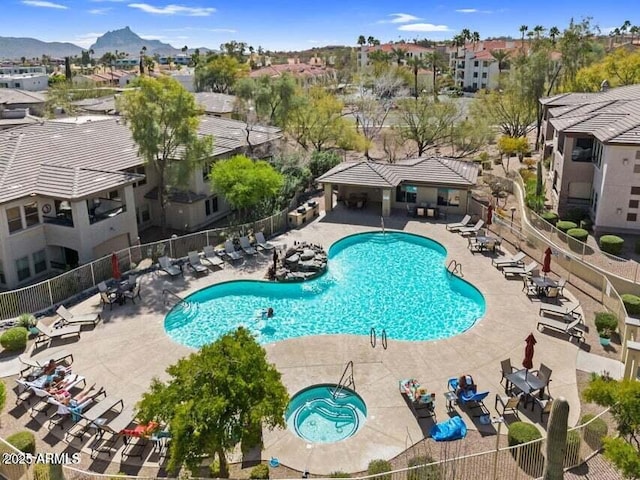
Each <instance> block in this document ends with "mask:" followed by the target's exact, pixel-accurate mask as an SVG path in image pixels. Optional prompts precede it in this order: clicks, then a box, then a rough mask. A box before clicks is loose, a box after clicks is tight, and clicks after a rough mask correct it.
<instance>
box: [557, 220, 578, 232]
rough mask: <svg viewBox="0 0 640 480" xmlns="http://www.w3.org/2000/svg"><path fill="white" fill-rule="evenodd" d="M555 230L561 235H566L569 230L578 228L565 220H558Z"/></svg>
mask: <svg viewBox="0 0 640 480" xmlns="http://www.w3.org/2000/svg"><path fill="white" fill-rule="evenodd" d="M556 228H557V229H558V230H560V231H561V232H563V233H567V232H568V231H569V230H571V229H573V228H578V225H577V224H576V223H574V222H569V221H567V220H560V221H558V222H556Z"/></svg>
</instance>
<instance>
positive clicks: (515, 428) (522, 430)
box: [507, 422, 542, 447]
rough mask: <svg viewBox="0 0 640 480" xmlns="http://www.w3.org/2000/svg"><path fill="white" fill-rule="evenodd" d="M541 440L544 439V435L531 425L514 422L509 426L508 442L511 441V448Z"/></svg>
mask: <svg viewBox="0 0 640 480" xmlns="http://www.w3.org/2000/svg"><path fill="white" fill-rule="evenodd" d="M539 438H542V434H541V433H540V432H539V431H538V429H537V428H536V427H535V426H533V425H532V424H530V423H525V422H513V423H512V424H511V425H509V433H508V435H507V440H508V441H509V446H510V447H513V446H515V445H521V444H523V443H528V442H531V441H533V440H537V439H539Z"/></svg>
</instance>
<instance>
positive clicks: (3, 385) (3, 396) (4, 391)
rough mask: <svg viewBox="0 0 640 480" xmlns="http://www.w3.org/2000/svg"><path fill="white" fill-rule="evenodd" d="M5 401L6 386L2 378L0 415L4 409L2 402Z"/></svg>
mask: <svg viewBox="0 0 640 480" xmlns="http://www.w3.org/2000/svg"><path fill="white" fill-rule="evenodd" d="M6 401H7V386H6V384H5V383H4V381H3V380H0V416H2V411H3V410H4V404H5V403H6Z"/></svg>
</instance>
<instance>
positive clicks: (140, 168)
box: [133, 166, 147, 188]
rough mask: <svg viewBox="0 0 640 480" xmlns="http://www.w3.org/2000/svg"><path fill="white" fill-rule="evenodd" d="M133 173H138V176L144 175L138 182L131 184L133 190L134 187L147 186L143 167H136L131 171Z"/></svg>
mask: <svg viewBox="0 0 640 480" xmlns="http://www.w3.org/2000/svg"><path fill="white" fill-rule="evenodd" d="M133 173H138V174H140V175H145V177H144V178H143V179H142V180H138V181H137V182H136V183H134V184H133V188H136V187H141V186H142V185H146V184H147V177H146V175H147V172H146V169H145V168H144V166H142V167H136V168H134V169H133Z"/></svg>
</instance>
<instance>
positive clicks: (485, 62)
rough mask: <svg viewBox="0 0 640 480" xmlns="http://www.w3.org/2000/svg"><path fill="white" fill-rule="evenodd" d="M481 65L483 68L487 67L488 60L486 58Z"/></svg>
mask: <svg viewBox="0 0 640 480" xmlns="http://www.w3.org/2000/svg"><path fill="white" fill-rule="evenodd" d="M482 66H483V67H484V68H487V67H488V66H489V62H487V61H486V60H485V61H484V62H482Z"/></svg>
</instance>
